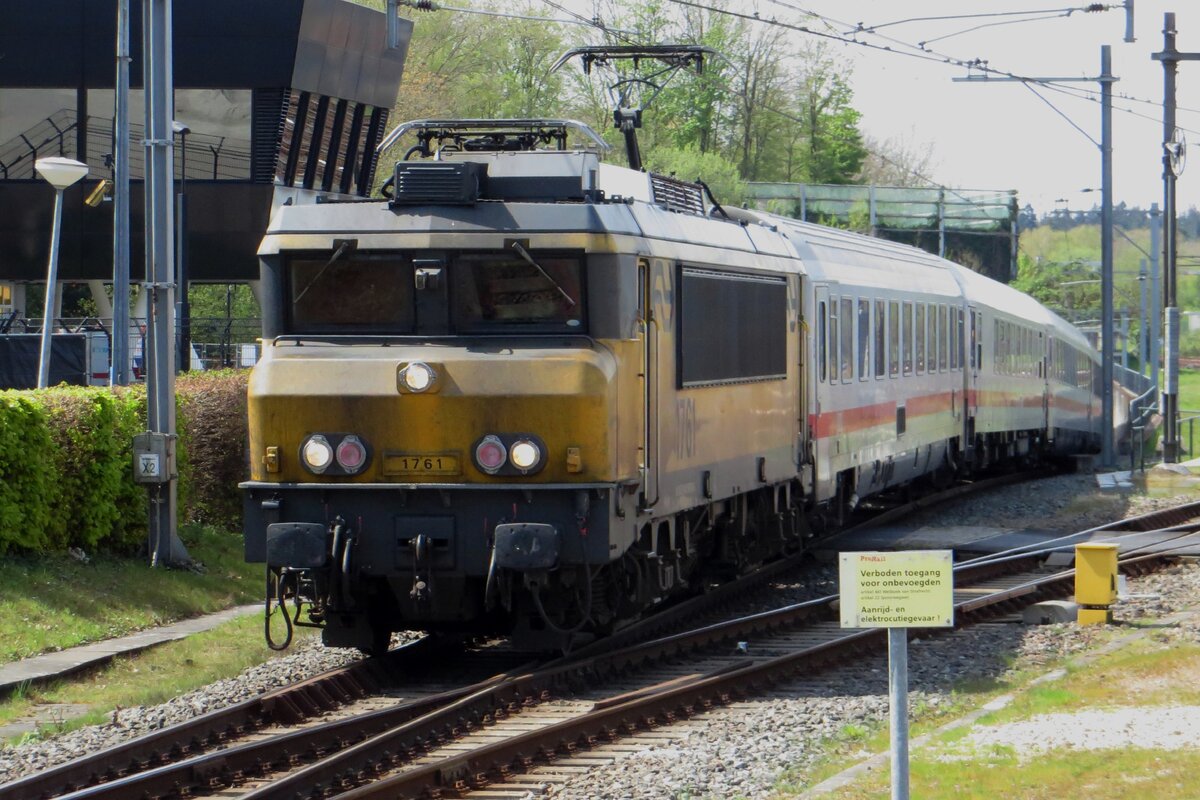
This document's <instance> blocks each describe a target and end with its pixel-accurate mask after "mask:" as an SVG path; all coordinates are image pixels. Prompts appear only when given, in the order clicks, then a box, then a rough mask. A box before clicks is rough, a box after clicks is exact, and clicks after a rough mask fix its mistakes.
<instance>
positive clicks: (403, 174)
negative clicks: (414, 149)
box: [384, 161, 487, 206]
mask: <svg viewBox="0 0 1200 800" xmlns="http://www.w3.org/2000/svg"><path fill="white" fill-rule="evenodd" d="M486 179H487V164H480V163H476V162H471V161H464V162H459V163H454V164H451V163H428V162H424V163H421V162H418V163H409V162H405V161H400V162H398V163H397V164H396V172H395V175H394V176H393V178H392V186H391V190H392V194H391V204H392V205H394V206H397V205H418V204H440V205H471V204H473V203H474V202H475V201H476V200H478V199H479V196H480V194H481V192H482V184H483V182H484V180H486ZM387 189H388V187H386V186H385V187H384V192H385V194H386V192H387Z"/></svg>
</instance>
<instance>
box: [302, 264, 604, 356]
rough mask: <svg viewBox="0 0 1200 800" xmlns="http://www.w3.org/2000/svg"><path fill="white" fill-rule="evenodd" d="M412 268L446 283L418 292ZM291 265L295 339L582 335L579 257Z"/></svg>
mask: <svg viewBox="0 0 1200 800" xmlns="http://www.w3.org/2000/svg"><path fill="white" fill-rule="evenodd" d="M414 259H415V260H418V261H419V262H420V263H417V265H416V266H417V267H422V270H420V272H421V273H424V272H426V271H429V270H432V271H434V272H438V271H440V273H441V274H440V275H439V276H438V277H437V278H436V279H434V280H425V281H420V283H421V288H417V283H418V274H417V271H415V269H414ZM286 263H287V277H288V300H289V304H290V313H291V319H290V330H291V331H292V332H293V333H367V334H381V335H406V334H415V335H426V334H427V335H433V336H446V335H454V334H471V333H500V332H505V333H549V332H553V333H583V332H584V330H585V325H584V323H585V312H584V305H585V298H584V296H583V259H582V257H581V256H579V255H563V254H561V253H559V254H553V253H545V252H536V251H535V252H530V251H527V250H524V248H522V249H521V251H519V252H518V251H516V250H514V251H512V252H508V251H491V252H478V251H477V252H458V253H453V252H451V253H447V252H445V251H439V252H430V251H425V252H421V251H416V252H376V253H370V252H363V251H361V250H360V251H355V252H343V253H340V254H339V253H338V251H337V250H334V251H332V252H331V251H325V252H322V253H311V254H310V253H296V254H294V255H292V256H290V257H289V258H288V260H287V262H286ZM427 264H428V265H432V266H427ZM438 265H442V266H438ZM420 277H427V276H425V275H424V274H422V275H420Z"/></svg>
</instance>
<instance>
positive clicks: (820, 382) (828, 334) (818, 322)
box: [809, 286, 837, 496]
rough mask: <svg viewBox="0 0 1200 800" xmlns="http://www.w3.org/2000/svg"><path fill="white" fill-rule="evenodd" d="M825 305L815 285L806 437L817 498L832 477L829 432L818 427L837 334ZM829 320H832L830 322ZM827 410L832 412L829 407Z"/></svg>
mask: <svg viewBox="0 0 1200 800" xmlns="http://www.w3.org/2000/svg"><path fill="white" fill-rule="evenodd" d="M830 308H831V306H830V304H829V287H828V286H816V287H813V312H814V314H813V316H814V319H813V324H812V327H811V330H812V342H813V349H812V354H813V358H812V368H811V373H812V374H813V376H814V379H813V382H812V387H813V391H812V398H813V400H812V425H811V426H810V428H809V437H810V441H811V442H812V449H813V455H814V458H815V460H816V463H815V464H814V465H813V475H814V483H815V484H816V485H815V487H814V489H815V490H816V492H817V496H823V494H822V485H823V484H826V483H827V482H828V481H830V480H831V478H832V475H833V473H832V471H831V470H830V464H829V458H830V455H831V453H830V447H831V445H830V443H831V442H832V441H833V440H832V439H831V438H830V436H829V435H828V434H829V433H830V431H825V430H823V428H824V427H825V426H823V425H822V419H821V415H822V413H823V412H824V411H825V410H826V408H825V407H826V406H831V405H832V402H833V398H832V392H831V391H830V384H831V381H832V380H833V376H834V374H835V372H834V370H835V367H834V365H833V363H832V362H831V361H830V353H831V348H832V347H833V344H832V343H833V342H835V341H837V331H836V330H830V325H831V324H834V325H836V317H831V314H830ZM831 319H832V320H833V321H832V322H831ZM829 410H830V411H832V410H833V409H832V408H830V409H829Z"/></svg>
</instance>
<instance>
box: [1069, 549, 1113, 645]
mask: <svg viewBox="0 0 1200 800" xmlns="http://www.w3.org/2000/svg"><path fill="white" fill-rule="evenodd" d="M1118 550H1119V547H1118V546H1117V545H1115V544H1079V545H1076V546H1075V602H1076V603H1078V604H1079V624H1080V625H1100V624H1103V623H1108V622H1112V604H1113V603H1115V602H1116V600H1117V551H1118Z"/></svg>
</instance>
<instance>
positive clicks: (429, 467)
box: [383, 453, 462, 475]
mask: <svg viewBox="0 0 1200 800" xmlns="http://www.w3.org/2000/svg"><path fill="white" fill-rule="evenodd" d="M461 472H462V462H461V461H460V460H459V457H458V454H457V453H387V454H385V455H384V457H383V474H384V475H458V474H459V473H461Z"/></svg>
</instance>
